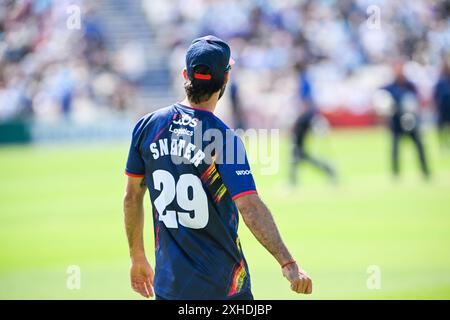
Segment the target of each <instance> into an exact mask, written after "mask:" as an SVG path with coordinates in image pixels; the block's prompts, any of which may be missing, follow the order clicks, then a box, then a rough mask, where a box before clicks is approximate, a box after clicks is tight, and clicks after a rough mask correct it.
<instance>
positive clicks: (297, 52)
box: [0, 0, 450, 299]
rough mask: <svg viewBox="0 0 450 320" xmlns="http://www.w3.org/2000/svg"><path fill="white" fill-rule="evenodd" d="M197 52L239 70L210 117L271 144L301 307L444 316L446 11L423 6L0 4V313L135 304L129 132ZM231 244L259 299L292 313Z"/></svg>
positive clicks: (169, 91)
mask: <svg viewBox="0 0 450 320" xmlns="http://www.w3.org/2000/svg"><path fill="white" fill-rule="evenodd" d="M206 34H213V35H216V36H218V37H221V38H223V39H224V40H227V41H228V42H229V44H230V46H231V49H232V55H233V57H234V59H235V60H236V62H237V63H236V65H235V66H234V67H233V70H232V75H231V76H232V81H231V84H230V85H229V86H228V90H227V94H226V95H225V97H224V98H223V99H222V100H223V101H221V102H220V105H219V107H218V109H217V113H218V115H219V116H220V117H221V118H223V119H224V121H225V122H226V123H227V124H229V125H230V126H231V127H233V128H244V129H249V128H264V129H279V130H280V132H281V143H280V150H279V157H277V159H278V160H277V161H279V162H280V166H279V167H280V171H279V172H278V173H277V174H276V175H274V176H265V175H262V174H260V173H259V170H258V167H259V166H260V165H259V164H258V163H255V164H254V169H253V171H254V172H255V178H256V183H257V186H258V189H259V192H260V194H261V195H262V197H263V199H265V201H266V202H267V204H268V206H269V207H270V208H271V209H272V211H273V213H274V216H275V219H276V220H277V222H278V223H279V225H280V229H281V232H282V234H283V235H284V237H285V240H286V242H287V243H288V244H289V246H290V247H291V248H293V249H291V250H292V251H293V252H294V254H295V256H297V257H298V261H299V262H300V263H301V265H303V267H304V268H305V269H306V270H307V271H308V272H309V273H310V275H311V276H312V278H313V280H314V281H315V290H316V293H315V294H314V295H312V296H311V297H307V298H312V299H314V298H325V299H344V298H352V299H358V298H370V299H372V298H373V299H398V298H419V299H420V298H438V299H449V298H450V274H449V272H448V271H449V270H450V250H448V248H449V247H450V217H449V213H450V205H449V201H448V194H449V192H450V139H449V134H450V133H449V130H450V129H449V127H450V125H449V123H450V116H449V114H450V67H449V66H450V64H449V62H450V60H449V54H450V2H448V1H425V0H416V1H406V0H401V1H382V0H378V1H377V0H342V1H333V0H320V1H318V0H316V1H308V0H283V1H274V0H247V1H233V0H229V1H224V0H183V1H181V0H180V1H176V0H148V1H145V0H141V1H140V0H132V1H125V0H98V1H82V0H78V1H77V0H60V1H55V0H35V1H32V0H22V1H20V0H17V1H7V0H0V298H1V299H16V298H26V299H36V298H43V299H53V298H62V299H80V298H81V299H83V298H96V299H103V298H105V299H106V298H138V296H137V295H135V294H134V293H133V292H132V291H131V289H130V288H129V285H128V263H129V261H128V253H127V245H126V237H125V233H124V230H123V223H122V208H121V207H122V192H123V187H124V183H125V178H124V176H123V169H124V164H125V160H126V156H127V151H128V143H129V139H130V137H131V130H132V128H133V125H134V123H135V122H136V120H137V119H138V118H139V117H140V116H142V115H143V114H145V113H148V112H151V111H154V110H156V109H158V108H160V107H164V106H167V105H169V104H172V103H174V102H177V101H180V100H181V99H182V98H183V94H184V92H183V79H182V77H181V71H182V68H183V67H184V56H185V51H186V49H187V47H188V46H189V44H190V42H191V41H192V40H193V39H194V38H196V37H199V36H203V35H206ZM408 138H411V139H408ZM400 145H401V146H400ZM399 149H400V151H398V150H399ZM416 151H417V152H416ZM398 153H399V154H400V156H398ZM249 157H250V158H251V157H252V155H251V154H250V155H249ZM419 164H420V166H419ZM314 167H315V168H314ZM400 168H401V169H400ZM316 169H318V170H316ZM420 169H421V170H422V174H420ZM321 171H323V172H324V173H325V174H326V175H327V176H328V177H329V178H330V179H329V181H327V179H325V178H324V175H323V173H322V172H321ZM330 182H331V183H330ZM147 200H148V199H147ZM149 206H150V203H149V201H147V207H146V208H147V211H148V210H149V208H150V207H149ZM148 218H150V217H148ZM147 226H148V228H149V229H148V230H146V233H147V237H146V240H147V241H146V243H147V245H148V249H149V250H148V256H149V257H150V258H151V259H153V251H152V250H153V249H152V248H153V247H152V245H153V238H152V237H153V234H152V230H151V223H148V224H147ZM240 232H241V233H242V236H241V238H242V244H243V248H244V251H245V252H247V259H248V260H249V264H250V271H251V274H252V279H253V287H254V295H255V297H256V298H257V299H258V298H259V299H263V298H265V299H298V298H301V299H304V298H305V297H300V296H296V295H294V294H293V293H291V292H290V290H289V285H288V283H285V280H284V279H282V277H281V273H280V271H279V269H278V266H277V264H276V263H275V261H274V260H273V259H272V258H271V257H270V256H269V254H268V253H266V252H265V251H264V250H263V249H262V248H261V247H260V246H259V244H258V243H257V242H256V240H254V239H253V238H252V236H251V234H250V233H249V232H248V231H247V229H246V228H245V226H244V227H243V226H241V228H240ZM152 261H153V260H152ZM73 266H75V270H78V269H77V268H79V271H80V272H79V275H80V277H81V278H80V279H81V280H80V284H81V285H80V287H79V288H78V287H76V288H73V286H71V285H69V282H70V281H71V280H70V279H72V278H70V277H71V276H73V274H72V273H71V272H72V271H73V270H74V268H73ZM374 277H375V278H374ZM374 283H375V285H374Z"/></svg>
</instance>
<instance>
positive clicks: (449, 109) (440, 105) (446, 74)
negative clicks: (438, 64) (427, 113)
mask: <svg viewBox="0 0 450 320" xmlns="http://www.w3.org/2000/svg"><path fill="white" fill-rule="evenodd" d="M434 103H435V106H436V112H437V122H438V133H439V142H440V145H441V148H442V149H450V65H449V62H448V61H445V62H444V64H443V67H442V71H441V75H440V77H439V80H438V82H437V83H436V85H435V87H434Z"/></svg>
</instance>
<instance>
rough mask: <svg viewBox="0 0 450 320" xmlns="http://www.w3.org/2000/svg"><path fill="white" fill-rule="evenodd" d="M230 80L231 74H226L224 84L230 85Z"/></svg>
mask: <svg viewBox="0 0 450 320" xmlns="http://www.w3.org/2000/svg"><path fill="white" fill-rule="evenodd" d="M229 80H230V72H226V73H225V82H224V84H228V81H229Z"/></svg>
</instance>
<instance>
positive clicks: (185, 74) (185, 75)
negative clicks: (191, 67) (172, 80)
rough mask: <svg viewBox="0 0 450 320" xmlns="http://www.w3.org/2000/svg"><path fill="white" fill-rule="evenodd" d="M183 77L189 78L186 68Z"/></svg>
mask: <svg viewBox="0 0 450 320" xmlns="http://www.w3.org/2000/svg"><path fill="white" fill-rule="evenodd" d="M183 78H184V80H187V78H188V75H187V70H186V68H184V69H183Z"/></svg>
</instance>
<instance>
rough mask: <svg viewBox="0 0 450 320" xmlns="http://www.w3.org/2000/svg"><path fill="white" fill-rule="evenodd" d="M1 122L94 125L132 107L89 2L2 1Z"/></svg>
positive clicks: (124, 81)
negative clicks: (68, 120)
mask: <svg viewBox="0 0 450 320" xmlns="http://www.w3.org/2000/svg"><path fill="white" fill-rule="evenodd" d="M0 3H1V4H0V121H6V120H12V119H17V118H21V119H29V118H33V119H42V120H45V121H48V120H50V121H51V120H59V119H61V118H76V119H84V120H92V119H93V120H95V119H97V118H98V117H100V116H104V115H106V114H110V113H111V112H114V111H120V110H123V109H125V108H126V107H127V104H130V103H132V102H131V101H129V100H130V97H132V93H133V84H132V83H131V82H130V81H128V80H127V79H126V77H124V76H123V75H121V74H120V72H118V71H117V68H116V66H115V64H114V57H111V56H110V52H108V50H107V49H106V47H105V37H104V34H103V31H102V29H101V26H100V25H99V23H98V18H97V16H96V9H97V8H95V6H93V5H91V4H89V3H88V2H87V1H85V2H82V1H73V0H72V1H66V0H58V1H55V0H17V1H11V0H1V1H0Z"/></svg>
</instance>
